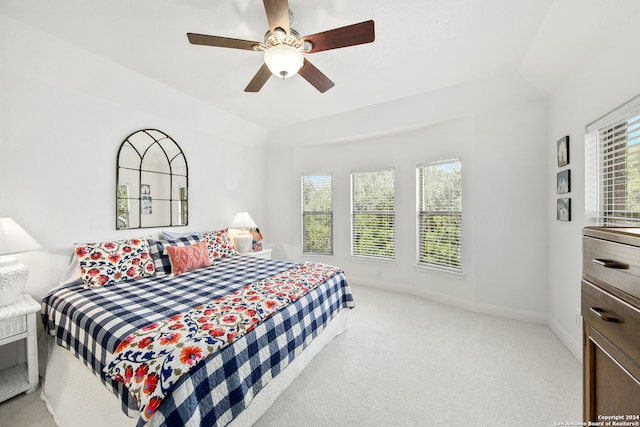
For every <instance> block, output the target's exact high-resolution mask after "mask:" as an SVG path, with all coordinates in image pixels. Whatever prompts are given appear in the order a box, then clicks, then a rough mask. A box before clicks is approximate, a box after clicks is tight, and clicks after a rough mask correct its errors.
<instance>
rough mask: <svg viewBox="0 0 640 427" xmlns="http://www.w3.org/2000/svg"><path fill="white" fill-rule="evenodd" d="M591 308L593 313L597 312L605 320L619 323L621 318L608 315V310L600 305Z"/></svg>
mask: <svg viewBox="0 0 640 427" xmlns="http://www.w3.org/2000/svg"><path fill="white" fill-rule="evenodd" d="M589 310H591V312H592V313H593V314H595V315H596V316H598V317H599V318H600V319H602V320H604V321H605V322H612V323H618V322H619V320H618V319H617V318H615V317H610V316H607V314H606V312H607V311H606V310H605V309H603V308H600V307H589Z"/></svg>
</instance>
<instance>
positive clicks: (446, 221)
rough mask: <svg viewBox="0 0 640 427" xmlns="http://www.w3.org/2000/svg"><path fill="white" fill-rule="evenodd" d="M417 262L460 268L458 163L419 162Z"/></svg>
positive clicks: (460, 187) (459, 170)
mask: <svg viewBox="0 0 640 427" xmlns="http://www.w3.org/2000/svg"><path fill="white" fill-rule="evenodd" d="M416 179H417V201H418V203H417V205H418V206H417V208H418V209H417V211H418V212H417V221H418V227H417V230H418V236H417V239H418V264H421V265H426V266H432V267H437V268H443V269H447V270H452V271H455V272H462V163H461V162H460V159H455V160H447V161H443V162H437V163H431V164H429V165H419V166H418V167H417V169H416Z"/></svg>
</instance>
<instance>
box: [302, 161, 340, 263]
mask: <svg viewBox="0 0 640 427" xmlns="http://www.w3.org/2000/svg"><path fill="white" fill-rule="evenodd" d="M308 177H318V178H325V179H326V178H327V177H328V179H329V195H330V203H329V204H330V206H329V209H328V210H313V211H312V210H309V211H307V210H305V178H308ZM300 197H301V202H300V230H301V236H300V237H301V245H302V247H301V252H302V255H306V256H309V255H312V256H315V255H322V256H332V255H333V254H334V238H333V237H334V221H333V218H334V215H333V174H332V173H303V174H302V175H301V177H300ZM309 214H311V215H325V216H327V217H328V218H329V221H328V222H329V230H330V231H329V233H330V234H329V236H328V241H329V246H330V247H329V250H328V251H321V250H319V251H315V250H307V248H308V245H307V240H306V235H307V233H306V227H305V226H306V221H305V219H306V217H307V216H308V215H309Z"/></svg>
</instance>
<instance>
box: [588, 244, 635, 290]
mask: <svg viewBox="0 0 640 427" xmlns="http://www.w3.org/2000/svg"><path fill="white" fill-rule="evenodd" d="M582 271H583V273H584V274H585V275H587V276H590V277H591V278H593V279H596V280H597V281H600V282H603V283H606V284H608V285H610V286H613V287H615V288H618V289H620V290H621V291H623V292H626V293H628V294H629V295H632V296H634V297H636V298H639V299H640V248H639V247H637V246H631V245H626V244H622V243H616V242H608V241H605V240H600V239H595V238H592V237H584V238H583V258H582Z"/></svg>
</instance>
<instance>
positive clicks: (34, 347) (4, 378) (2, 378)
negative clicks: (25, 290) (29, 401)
mask: <svg viewBox="0 0 640 427" xmlns="http://www.w3.org/2000/svg"><path fill="white" fill-rule="evenodd" d="M38 311H40V304H38V303H37V302H36V301H35V300H34V299H33V298H32V297H31V296H30V295H26V294H23V295H20V296H19V297H18V300H17V301H16V302H14V303H13V304H10V305H6V306H4V307H0V346H2V345H5V344H9V343H12V342H15V341H18V340H25V343H26V360H24V359H25V356H24V355H23V356H20V357H19V360H18V364H17V365H16V366H12V367H10V368H7V369H4V370H2V371H0V402H2V401H4V400H7V399H8V398H10V397H13V396H15V395H16V394H20V393H23V392H25V391H26V392H27V393H32V392H34V391H36V390H37V388H38V343H37V337H36V313H37V312H38Z"/></svg>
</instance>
